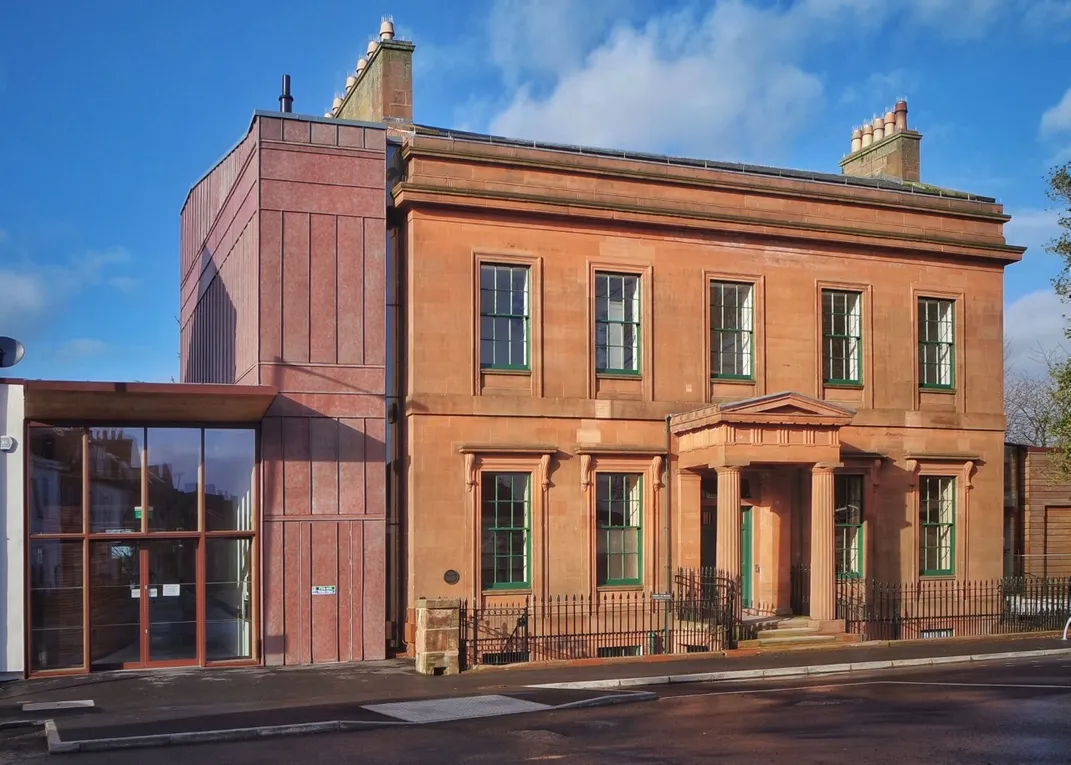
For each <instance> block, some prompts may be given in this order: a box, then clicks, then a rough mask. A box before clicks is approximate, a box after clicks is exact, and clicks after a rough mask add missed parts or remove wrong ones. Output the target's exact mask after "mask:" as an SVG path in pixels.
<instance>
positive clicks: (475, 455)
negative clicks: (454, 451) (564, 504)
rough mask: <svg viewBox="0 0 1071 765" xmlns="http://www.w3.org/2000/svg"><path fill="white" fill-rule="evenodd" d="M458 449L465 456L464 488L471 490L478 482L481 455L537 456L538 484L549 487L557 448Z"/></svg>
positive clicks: (468, 446)
mask: <svg viewBox="0 0 1071 765" xmlns="http://www.w3.org/2000/svg"><path fill="white" fill-rule="evenodd" d="M458 451H459V452H461V453H462V454H463V455H464V456H465V488H466V490H468V491H470V492H471V491H473V490H474V489H475V488H476V486H478V485H479V483H480V466H481V459H480V457H481V455H485V454H486V455H496V456H499V455H501V456H512V457H521V458H524V457H539V485H540V486H541V487H542V489H543V491H546V490H547V489H548V488H550V462H551V457H553V456H554V453H555V452H556V451H557V449H556V448H555V447H553V446H532V447H527V446H478V445H467V444H466V445H462V446H460V447H458Z"/></svg>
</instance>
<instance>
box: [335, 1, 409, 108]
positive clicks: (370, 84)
mask: <svg viewBox="0 0 1071 765" xmlns="http://www.w3.org/2000/svg"><path fill="white" fill-rule="evenodd" d="M414 50H416V46H415V45H414V44H413V43H411V42H409V41H408V40H399V39H397V38H395V36H394V21H393V20H392V19H391V18H390V17H385V18H384V19H383V21H382V23H381V24H380V25H379V35H378V39H373V40H371V41H370V42H369V43H368V47H367V49H366V51H365V58H362V59H360V60H359V61H358V62H357V69H356V71H355V72H354V73H352V74H351V75H350V76H349V77H348V78H347V80H346V93H345V95H344V96H342V98H341V102H340V103H338V105H337V106H336V105H332V110H331V111H332V112H333V114H334V116H335V117H337V118H339V119H347V120H361V121H366V122H386V123H387V124H388V129H389V128H390V127H391V126H392V124H393V125H405V126H409V125H411V124H412V122H413V51H414ZM351 80H352V82H351Z"/></svg>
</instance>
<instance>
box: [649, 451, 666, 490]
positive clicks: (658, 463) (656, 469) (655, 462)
mask: <svg viewBox="0 0 1071 765" xmlns="http://www.w3.org/2000/svg"><path fill="white" fill-rule="evenodd" d="M651 472H652V473H654V479H653V481H652V483H653V484H654V487H655V488H656V489H661V488H662V486H663V485H664V482H663V480H662V457H661V455H659V456H658V457H652V458H651Z"/></svg>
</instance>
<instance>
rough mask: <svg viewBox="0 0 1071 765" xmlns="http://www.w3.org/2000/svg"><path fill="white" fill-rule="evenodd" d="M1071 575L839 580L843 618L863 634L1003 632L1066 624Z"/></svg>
mask: <svg viewBox="0 0 1071 765" xmlns="http://www.w3.org/2000/svg"><path fill="white" fill-rule="evenodd" d="M1069 616H1071V579H1068V578H1063V577H1061V578H1058V579H1042V578H1040V577H1032V576H1024V577H1004V578H1002V579H990V580H982V581H952V580H920V581H913V582H879V581H874V580H862V579H854V580H841V581H838V582H837V618H840V619H844V621H845V627H846V629H847V630H848V632H852V633H855V634H858V635H861V636H862V638H863V640H911V639H917V638H939V637H961V636H974V635H998V634H1004V633H1015V632H1043V631H1051V630H1059V629H1063V627H1064V624H1065V623H1066V621H1067V619H1068V617H1069Z"/></svg>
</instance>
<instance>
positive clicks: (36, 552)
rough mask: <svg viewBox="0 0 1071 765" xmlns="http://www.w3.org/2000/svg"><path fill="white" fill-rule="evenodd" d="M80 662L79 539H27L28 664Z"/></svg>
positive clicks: (57, 665)
mask: <svg viewBox="0 0 1071 765" xmlns="http://www.w3.org/2000/svg"><path fill="white" fill-rule="evenodd" d="M32 439H33V436H32V435H31V441H32ZM79 472H81V471H79ZM82 665H83V656H82V542H81V540H76V541H73V542H69V541H59V540H55V539H49V540H43V541H40V542H31V543H30V668H31V669H33V670H43V669H69V668H71V667H81V666H82Z"/></svg>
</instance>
